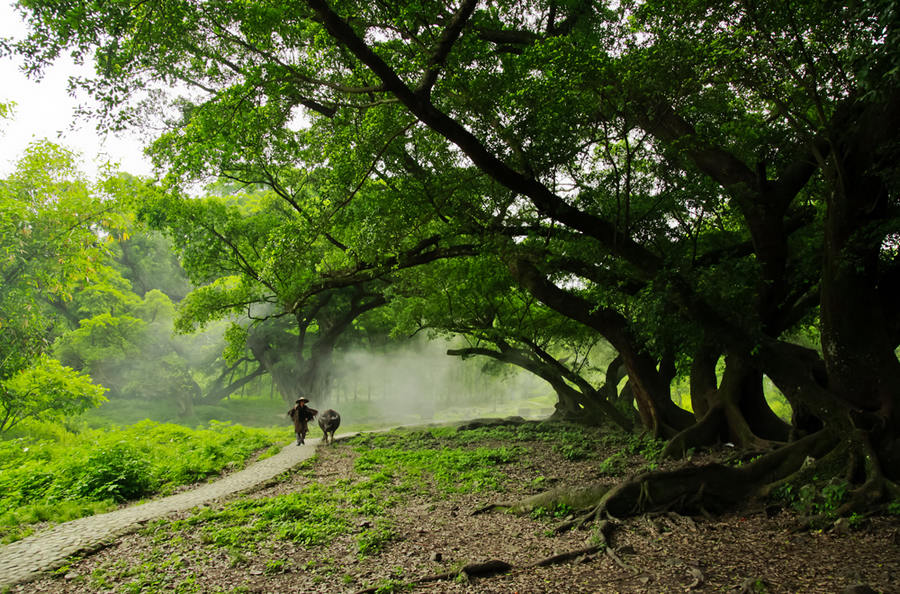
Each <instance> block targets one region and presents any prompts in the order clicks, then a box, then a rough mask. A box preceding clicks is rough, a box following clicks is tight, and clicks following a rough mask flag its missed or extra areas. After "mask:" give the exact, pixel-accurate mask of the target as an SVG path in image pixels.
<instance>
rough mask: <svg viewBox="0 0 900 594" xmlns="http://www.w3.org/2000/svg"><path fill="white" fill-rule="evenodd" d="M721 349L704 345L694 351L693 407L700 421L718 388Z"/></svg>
mask: <svg viewBox="0 0 900 594" xmlns="http://www.w3.org/2000/svg"><path fill="white" fill-rule="evenodd" d="M720 354H721V353H720V352H719V349H717V348H714V347H712V346H710V345H703V346H701V347H700V348H699V349H697V352H696V353H694V358H693V362H692V363H691V379H690V384H691V408H693V409H694V415H695V416H696V417H697V420H698V421H699V420H700V419H702V418H703V417H704V416H705V415H706V413H707V412H709V407H710V403H711V399H712V397H713V394H714V393H715V391H716V390H717V389H718V379H717V378H716V364H717V363H718V362H719V355H720Z"/></svg>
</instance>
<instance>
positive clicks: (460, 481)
mask: <svg viewBox="0 0 900 594" xmlns="http://www.w3.org/2000/svg"><path fill="white" fill-rule="evenodd" d="M357 451H358V452H359V456H358V457H357V458H356V461H355V462H354V469H355V470H356V471H357V472H361V473H364V474H370V475H372V476H373V477H378V476H383V477H398V478H400V479H401V481H400V482H401V488H404V485H409V484H410V483H413V484H416V485H421V484H422V482H423V481H425V480H428V479H430V480H431V481H433V483H434V485H435V487H436V488H437V490H438V491H439V492H441V493H445V494H448V493H475V492H480V491H496V490H497V489H498V488H499V487H500V483H501V481H503V480H504V478H503V476H502V475H501V473H500V472H499V470H498V468H497V467H498V466H499V465H502V464H509V463H510V462H513V461H514V460H515V459H516V458H517V457H518V456H519V455H521V453H522V451H521V450H520V449H517V448H508V447H502V448H475V449H462V448H453V449H450V448H442V449H417V450H398V449H387V448H377V449H374V450H368V449H362V448H359V449H357Z"/></svg>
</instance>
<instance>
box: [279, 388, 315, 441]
mask: <svg viewBox="0 0 900 594" xmlns="http://www.w3.org/2000/svg"><path fill="white" fill-rule="evenodd" d="M308 402H309V400H307V399H306V398H303V397H302V396H301V397H300V398H298V399H297V400H296V401H295V402H294V406H293V407H291V410H289V411H288V413H287V414H288V416H289V417H290V418H291V420H292V421H294V433H296V434H297V445H303V440H304V439H306V432H307V430H308V423H309V422H310V421H312V420H313V419H314V418H315V417H316V415H317V414H319V411H317V410H316V409H314V408H310V407H309V406H306V404H307V403H308Z"/></svg>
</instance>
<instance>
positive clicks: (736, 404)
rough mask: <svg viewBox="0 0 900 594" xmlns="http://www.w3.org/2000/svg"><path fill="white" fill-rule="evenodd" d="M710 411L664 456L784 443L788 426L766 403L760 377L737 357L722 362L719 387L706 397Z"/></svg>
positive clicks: (744, 360) (744, 359)
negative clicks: (721, 444)
mask: <svg viewBox="0 0 900 594" xmlns="http://www.w3.org/2000/svg"><path fill="white" fill-rule="evenodd" d="M708 402H709V405H710V406H709V410H708V411H707V412H706V414H705V415H704V416H703V417H702V418H701V419H700V421H699V422H698V423H697V425H695V426H693V427H690V428H688V429H686V430H685V431H683V432H682V433H680V434H679V435H676V436H675V437H674V438H673V439H672V440H671V441H670V442H669V444H668V446H667V447H666V450H665V454H666V455H669V456H681V455H683V454H684V453H685V452H686V451H687V450H688V449H690V448H696V447H702V446H707V445H712V444H714V443H716V442H718V441H721V440H727V441H729V442H731V443H733V444H734V445H735V446H736V447H738V448H742V449H765V448H768V447H769V446H770V445H771V442H786V441H787V440H788V437H789V436H790V429H791V428H790V425H788V424H787V423H785V422H784V421H782V420H781V419H779V418H778V416H777V415H776V414H775V413H774V412H772V409H771V408H769V405H768V404H767V403H766V399H765V396H764V394H763V389H762V373H761V372H760V371H759V370H758V369H756V368H755V367H754V366H752V365H751V364H750V362H749V361H748V360H747V359H746V358H744V357H741V356H738V355H729V356H727V357H726V359H725V373H724V374H723V375H722V383H721V385H720V386H719V388H718V389H717V390H716V391H715V392H711V393H709V395H708Z"/></svg>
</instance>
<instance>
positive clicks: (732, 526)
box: [14, 440, 900, 594]
mask: <svg viewBox="0 0 900 594" xmlns="http://www.w3.org/2000/svg"><path fill="white" fill-rule="evenodd" d="M478 445H480V446H485V445H487V446H488V447H495V446H496V445H501V444H484V443H479V444H478ZM506 445H512V444H506ZM515 445H518V446H524V447H526V448H527V450H528V452H529V453H528V455H527V456H523V457H521V459H520V461H519V462H516V463H514V464H509V465H507V466H504V470H506V472H507V476H508V479H509V480H507V481H506V482H505V483H504V486H503V488H502V489H503V490H502V491H501V492H482V493H476V494H465V495H453V496H440V497H438V496H424V495H421V494H418V495H410V496H409V497H407V498H406V499H405V502H404V503H402V504H400V505H397V506H394V507H393V508H392V509H391V510H390V512H389V514H390V520H391V522H392V523H393V527H394V533H395V535H396V536H395V538H394V539H392V540H391V541H390V542H388V543H387V544H386V545H385V547H384V549H383V550H382V551H381V552H380V553H379V554H377V555H373V556H368V557H361V556H360V555H358V553H357V547H356V543H355V539H354V535H353V534H347V535H345V536H342V537H339V538H336V539H335V540H334V541H333V542H331V543H329V544H326V545H323V546H317V547H315V548H310V549H307V548H303V547H302V546H299V545H297V544H295V543H293V542H286V541H281V540H275V539H272V540H270V541H269V542H267V543H265V544H264V546H262V547H259V548H258V549H257V552H256V553H255V554H252V555H247V554H246V553H243V554H242V553H240V552H235V551H229V550H226V549H223V548H221V547H216V546H214V545H211V544H206V543H204V542H202V540H201V539H200V537H199V535H198V533H196V532H193V533H190V532H185V533H183V534H181V535H180V536H178V537H176V538H172V537H171V536H169V537H167V538H160V535H155V534H154V533H153V532H152V531H150V530H144V531H142V532H139V533H135V534H131V535H128V536H126V537H123V538H121V539H120V540H119V541H117V542H115V543H112V544H110V545H109V546H107V547H106V548H103V549H102V550H99V551H96V552H94V553H93V554H91V555H88V556H86V557H84V558H82V559H73V560H72V562H71V563H70V564H69V565H68V566H66V567H65V568H63V569H61V570H59V571H57V572H55V573H54V575H52V576H47V577H46V578H42V579H40V580H37V581H34V582H31V583H29V584H25V585H23V586H21V587H17V588H16V589H15V590H14V591H23V592H72V593H75V592H78V593H81V592H91V593H94V592H155V591H163V590H170V591H173V592H273V593H276V592H277V593H282V592H309V593H312V592H327V593H336V592H359V591H364V590H366V589H369V591H375V588H377V587H382V590H379V591H380V592H388V591H412V592H436V593H437V592H466V593H478V592H491V593H493V592H505V593H514V592H515V593H519V594H524V593H540V592H566V593H573V594H574V593H581V592H584V593H588V592H590V593H595V592H652V593H656V592H770V593H780V592H823V593H826V592H827V593H833V592H845V591H846V592H851V591H852V592H872V591H874V592H900V518H898V517H896V516H888V517H872V518H865V519H861V520H859V521H855V522H854V525H853V526H849V525H847V524H846V523H842V524H840V525H839V526H838V527H837V528H836V529H834V528H830V529H827V530H821V531H809V530H798V529H797V526H798V523H799V520H800V518H798V517H797V516H796V515H795V513H794V512H793V511H792V510H790V509H781V510H779V509H777V508H773V507H772V506H771V505H769V506H768V507H767V506H766V505H765V504H764V503H762V502H752V503H749V504H748V505H747V506H746V507H744V508H742V509H738V510H733V511H732V512H729V513H726V514H725V515H721V516H718V517H704V516H697V517H691V518H689V517H684V516H678V515H675V514H663V515H656V516H653V517H647V516H642V517H635V518H629V519H625V520H622V521H621V522H620V523H619V524H618V526H617V527H616V530H615V531H614V532H613V534H612V536H611V538H610V547H609V551H611V552H612V554H609V552H606V551H604V550H602V549H601V550H598V551H596V552H593V553H590V554H584V555H579V556H577V557H576V558H574V559H572V560H570V561H568V562H563V563H557V564H553V565H550V566H547V567H536V566H535V564H536V563H537V562H538V561H540V560H542V559H546V558H548V557H551V556H553V555H556V554H559V553H565V552H569V551H578V550H581V549H584V548H586V547H590V546H591V545H592V544H596V543H597V540H596V533H595V532H594V531H593V530H592V529H590V528H588V529H585V530H575V531H568V532H564V533H562V534H555V533H554V531H553V528H554V527H555V526H556V525H557V524H558V523H559V522H560V521H561V520H563V519H564V518H550V519H548V518H532V517H530V516H526V517H517V516H513V515H509V514H504V513H486V514H478V515H473V514H472V512H473V510H475V509H477V508H480V507H482V506H484V505H486V504H489V503H495V502H499V501H514V500H517V499H520V498H523V497H525V496H528V495H531V494H534V493H536V492H539V490H540V489H542V488H547V487H550V486H553V485H563V484H565V485H586V484H589V483H591V482H595V481H598V480H608V481H616V480H621V478H622V476H619V477H608V476H605V475H604V474H603V473H602V472H600V469H599V467H600V465H601V463H602V461H603V460H604V459H605V458H606V457H607V456H608V455H611V454H613V453H614V452H615V450H613V449H611V450H610V451H608V452H598V453H597V454H596V455H595V456H591V457H590V458H588V459H585V460H578V461H570V460H567V459H565V458H564V457H563V456H562V455H561V454H560V453H558V452H556V451H554V450H553V449H551V448H549V447H547V445H546V444H545V443H541V442H526V443H517V444H515ZM356 456H357V453H356V451H355V450H354V448H353V447H352V446H351V445H348V444H346V443H344V442H342V441H340V440H339V441H338V442H337V443H336V444H335V445H333V446H329V447H320V448H319V454H318V459H317V461H316V462H315V464H314V465H313V466H312V467H311V468H306V469H304V470H302V471H300V472H297V473H295V474H292V475H290V476H288V477H286V478H285V480H283V481H280V482H277V483H275V484H270V485H267V486H264V487H262V488H260V489H259V490H257V491H256V492H254V493H252V494H250V495H249V496H250V497H269V496H273V495H277V494H282V493H287V492H290V491H293V490H298V489H302V488H303V487H304V486H305V485H307V484H309V483H311V482H319V483H322V484H326V485H327V484H330V483H334V482H335V481H336V480H338V479H344V478H351V479H352V478H353V476H354V470H353V460H354V458H355V457H356ZM702 461H705V460H695V461H694V463H700V462H702ZM683 463H684V462H671V463H668V464H683ZM645 464H646V461H645V460H644V459H643V458H641V457H639V456H632V457H631V458H629V459H628V461H627V468H626V471H625V472H626V474H627V473H628V472H635V471H637V470H638V469H639V467H641V466H643V465H645ZM536 479H537V480H536ZM365 527H366V526H362V525H361V526H359V527H357V528H358V530H360V531H361V530H363V529H364V528H365ZM491 560H499V561H503V562H505V563H508V564H510V565H511V566H512V569H511V570H509V571H507V572H505V573H501V574H498V575H493V576H490V577H473V578H471V579H465V577H464V576H463V577H456V578H453V579H440V580H435V581H429V582H423V583H416V582H415V581H416V580H418V579H420V578H423V577H425V576H434V575H436V574H442V573H454V574H455V573H457V572H459V570H460V569H461V568H462V567H464V566H465V565H467V564H472V563H482V562H486V561H491ZM142 566H143V567H152V568H153V569H152V571H153V573H154V575H155V579H154V580H152V584H151V583H149V582H148V580H147V578H146V576H144V577H143V578H140V579H138V578H137V577H136V576H138V575H140V573H141V567H142ZM389 584H393V587H394V589H393V590H391V588H390V587H389ZM401 584H406V586H405V587H404V586H401ZM860 585H865V586H868V587H869V588H871V590H865V589H856V590H850V588H852V587H854V586H860Z"/></svg>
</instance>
